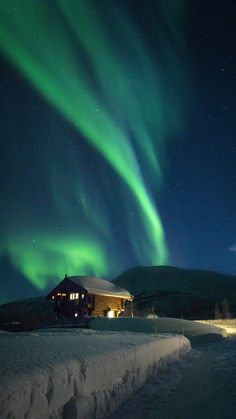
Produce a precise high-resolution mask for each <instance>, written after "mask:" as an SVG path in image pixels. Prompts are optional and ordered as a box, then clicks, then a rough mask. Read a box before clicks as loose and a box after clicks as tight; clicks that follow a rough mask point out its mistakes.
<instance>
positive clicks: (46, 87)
mask: <svg viewBox="0 0 236 419" xmlns="http://www.w3.org/2000/svg"><path fill="white" fill-rule="evenodd" d="M235 22H236V2H235V1H234V0H232V1H231V0H225V1H223V0H222V1H219V0H218V1H217V0H207V1H206V0H186V1H183V0H147V1H137V0H113V1H107V0H83V1H82V0H81V1H80V0H57V1H56V0H51V1H47V0H41V1H38V0H18V1H15V0H11V1H9V0H0V64H1V79H0V97H1V113H0V121H1V122H0V129H1V137H0V138H1V153H0V158H1V164H0V179H1V206H0V209H1V234H0V272H1V273H0V281H1V296H0V297H1V302H6V301H10V300H15V299H20V298H24V297H25V298H27V297H31V296H37V295H43V294H45V293H46V292H47V291H48V290H49V289H50V288H52V287H53V285H54V284H55V283H57V282H58V280H59V279H62V278H63V277H64V274H65V273H67V274H68V275H96V276H101V277H104V278H107V279H112V278H114V277H116V276H117V275H118V274H119V273H121V272H122V271H124V270H125V269H128V268H130V267H132V266H137V265H174V266H178V267H184V268H197V269H210V270H215V271H220V272H225V273H230V274H236V136H235V135H236V134H235V133H236V118H235V112H236V109H235V97H236V88H235V86H236V25H235Z"/></svg>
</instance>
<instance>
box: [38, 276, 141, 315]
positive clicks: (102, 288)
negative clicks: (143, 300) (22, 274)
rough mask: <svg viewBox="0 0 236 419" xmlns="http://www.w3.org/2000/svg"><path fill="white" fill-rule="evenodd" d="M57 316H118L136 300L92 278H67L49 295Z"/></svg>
mask: <svg viewBox="0 0 236 419" xmlns="http://www.w3.org/2000/svg"><path fill="white" fill-rule="evenodd" d="M46 299H48V300H53V301H55V312H56V314H57V316H58V317H82V316H99V317H118V316H119V315H120V314H121V313H122V312H123V311H124V309H125V302H126V301H132V299H133V297H132V295H131V294H130V293H129V291H126V290H125V289H124V288H121V287H117V286H116V285H115V284H113V283H112V282H110V281H106V280H105V279H101V278H95V277H91V276H67V275H65V278H64V279H63V280H62V281H61V282H59V284H58V285H57V286H56V287H55V288H54V289H53V290H52V291H51V292H50V293H49V294H48V295H47V297H46Z"/></svg>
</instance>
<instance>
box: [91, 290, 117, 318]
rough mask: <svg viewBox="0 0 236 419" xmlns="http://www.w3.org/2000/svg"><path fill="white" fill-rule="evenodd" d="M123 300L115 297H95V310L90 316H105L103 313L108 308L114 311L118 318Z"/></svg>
mask: <svg viewBox="0 0 236 419" xmlns="http://www.w3.org/2000/svg"><path fill="white" fill-rule="evenodd" d="M123 301H124V300H123V299H122V298H116V297H105V296H103V295H95V309H94V310H93V312H92V314H93V315H95V316H99V317H104V316H106V314H105V311H107V309H108V308H110V310H114V311H115V314H116V315H117V316H118V315H119V313H120V312H121V310H122V309H123Z"/></svg>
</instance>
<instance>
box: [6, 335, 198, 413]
mask: <svg viewBox="0 0 236 419" xmlns="http://www.w3.org/2000/svg"><path fill="white" fill-rule="evenodd" d="M189 350H190V343H189V341H188V340H187V339H186V338H185V337H184V336H179V335H164V334H163V335H158V336H154V335H151V334H144V333H127V332H95V331H92V330H81V329H73V330H71V329H57V330H53V329H51V330H45V331H37V332H32V333H21V334H20V333H19V334H15V333H12V334H11V333H6V332H2V333H1V339H0V377H1V382H0V417H1V418H9V419H10V418H16V419H21V418H24V419H27V418H30V419H32V418H34V419H39V418H40V419H46V418H47V419H48V418H49V417H50V419H53V418H55V419H56V418H57V419H58V418H68V419H73V418H77V419H86V418H88V419H91V418H93V419H95V418H99V419H101V418H103V417H106V416H108V415H109V414H111V413H112V412H113V411H114V410H115V409H116V408H117V407H118V406H119V405H120V404H121V403H122V402H124V401H125V400H126V399H127V398H129V397H130V396H131V395H132V394H133V393H134V392H135V391H137V390H138V389H139V388H140V387H141V386H142V385H143V384H144V383H145V381H146V379H147V378H148V377H149V376H150V375H151V373H152V372H154V371H157V369H158V368H163V367H164V366H165V365H166V363H167V362H169V361H170V360H173V359H178V358H179V357H181V356H182V355H184V354H186V353H187V352H188V351H189Z"/></svg>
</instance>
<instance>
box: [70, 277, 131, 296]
mask: <svg viewBox="0 0 236 419" xmlns="http://www.w3.org/2000/svg"><path fill="white" fill-rule="evenodd" d="M66 278H67V279H69V280H70V281H73V282H74V283H75V284H77V285H79V286H80V287H82V288H84V289H85V290H87V291H88V292H89V293H90V294H97V295H104V296H109V297H119V298H125V299H127V300H131V299H132V295H131V294H130V293H129V291H127V290H125V289H124V288H121V287H118V286H117V285H115V284H114V283H113V282H110V281H106V280H105V279H101V278H96V277H93V276H67V277H66Z"/></svg>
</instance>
